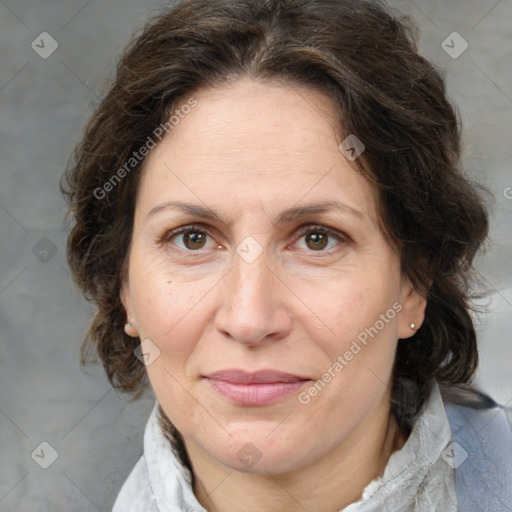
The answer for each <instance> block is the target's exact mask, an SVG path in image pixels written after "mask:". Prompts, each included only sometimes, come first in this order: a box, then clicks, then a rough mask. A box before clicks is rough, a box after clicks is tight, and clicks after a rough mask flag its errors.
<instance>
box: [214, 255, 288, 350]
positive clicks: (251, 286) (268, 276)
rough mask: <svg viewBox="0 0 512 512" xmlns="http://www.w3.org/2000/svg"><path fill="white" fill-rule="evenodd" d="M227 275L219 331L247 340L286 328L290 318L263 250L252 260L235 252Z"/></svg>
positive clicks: (284, 331) (257, 339)
mask: <svg viewBox="0 0 512 512" xmlns="http://www.w3.org/2000/svg"><path fill="white" fill-rule="evenodd" d="M227 277H228V280H227V283H226V286H225V288H224V293H223V295H222V304H220V305H219V310H218V312H217V318H216V324H217V328H218V329H219V330H220V331H222V332H223V333H224V334H227V335H229V336H230V337H231V338H233V339H235V340H238V341H240V342H243V343H246V344H255V343H258V342H260V341H261V340H263V339H264V338H266V337H268V336H269V335H273V337H276V336H279V334H281V335H283V334H284V333H286V332H287V331H288V329H289V328H290V318H289V315H288V314H287V312H286V308H284V307H283V306H284V304H283V303H282V299H283V298H282V297H281V292H280V290H279V288H280V287H279V285H278V284H277V283H276V278H275V276H274V275H273V273H272V271H271V270H270V268H269V267H268V261H267V257H266V255H265V252H262V253H261V254H260V255H259V256H258V257H257V258H256V259H254V260H253V261H250V260H246V259H244V258H243V257H242V256H240V255H239V254H235V255H234V261H233V267H232V271H231V272H230V273H229V276H227Z"/></svg>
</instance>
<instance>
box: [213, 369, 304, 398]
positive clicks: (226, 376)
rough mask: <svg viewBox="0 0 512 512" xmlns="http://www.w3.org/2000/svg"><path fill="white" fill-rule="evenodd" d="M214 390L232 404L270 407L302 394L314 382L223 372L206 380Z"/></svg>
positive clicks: (289, 376)
mask: <svg viewBox="0 0 512 512" xmlns="http://www.w3.org/2000/svg"><path fill="white" fill-rule="evenodd" d="M205 380H206V381H207V382H208V384H209V385H210V387H211V389H213V390H214V391H215V393H217V394H218V395H220V396H222V397H223V398H224V399H227V400H228V401H229V402H231V403H235V404H237V405H244V406H256V405H260V406H261V405H270V404H272V403H275V402H278V401H280V400H282V399H284V398H285V397H287V396H289V395H290V394H292V393H293V392H294V391H297V390H299V389H300V388H301V387H302V386H303V385H304V384H305V383H306V382H309V381H310V379H307V378H305V377H302V376H299V375H293V374H291V373H287V372H281V371H276V370H260V371H257V372H246V371H243V370H222V371H219V372H215V373H212V374H210V375H208V376H206V377H205Z"/></svg>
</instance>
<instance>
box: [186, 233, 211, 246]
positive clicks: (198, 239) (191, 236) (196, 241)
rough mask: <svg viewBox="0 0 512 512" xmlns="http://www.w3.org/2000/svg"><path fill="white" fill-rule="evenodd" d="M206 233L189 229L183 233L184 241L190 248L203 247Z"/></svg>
mask: <svg viewBox="0 0 512 512" xmlns="http://www.w3.org/2000/svg"><path fill="white" fill-rule="evenodd" d="M206 236H207V235H206V233H203V232H201V231H188V232H186V233H183V243H184V244H185V247H186V248H187V249H190V250H194V249H202V248H203V247H204V244H205V242H206Z"/></svg>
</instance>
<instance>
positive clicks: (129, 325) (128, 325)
mask: <svg viewBox="0 0 512 512" xmlns="http://www.w3.org/2000/svg"><path fill="white" fill-rule="evenodd" d="M131 326H132V324H131V323H130V322H126V323H125V324H124V328H125V329H129V328H130V327H131Z"/></svg>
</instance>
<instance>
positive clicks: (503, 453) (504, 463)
mask: <svg viewBox="0 0 512 512" xmlns="http://www.w3.org/2000/svg"><path fill="white" fill-rule="evenodd" d="M446 412H447V415H448V419H449V421H450V425H451V429H452V432H453V440H454V444H455V446H454V447H453V450H452V452H453V458H452V465H454V466H456V488H457V495H458V498H459V510H460V512H491V511H492V512H507V511H509V512H510V511H512V433H511V429H510V424H509V421H510V420H507V416H506V411H505V410H504V409H501V408H492V409H485V410H475V409H472V408H470V407H460V406H459V407H457V406H453V405H451V404H448V405H447V406H446Z"/></svg>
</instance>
